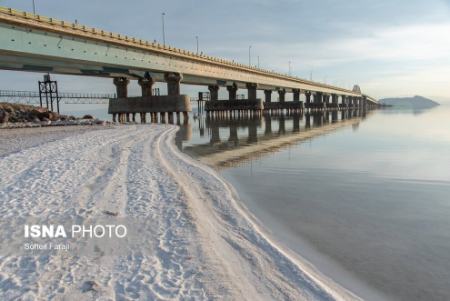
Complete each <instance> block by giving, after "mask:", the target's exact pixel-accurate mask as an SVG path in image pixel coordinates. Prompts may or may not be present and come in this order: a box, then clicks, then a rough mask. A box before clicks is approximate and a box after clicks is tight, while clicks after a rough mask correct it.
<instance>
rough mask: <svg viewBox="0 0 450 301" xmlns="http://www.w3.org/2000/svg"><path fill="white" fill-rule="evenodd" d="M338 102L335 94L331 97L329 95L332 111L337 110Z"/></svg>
mask: <svg viewBox="0 0 450 301" xmlns="http://www.w3.org/2000/svg"><path fill="white" fill-rule="evenodd" d="M338 102H339V96H338V95H337V94H332V95H331V107H332V108H333V109H334V110H337V109H339V104H338Z"/></svg>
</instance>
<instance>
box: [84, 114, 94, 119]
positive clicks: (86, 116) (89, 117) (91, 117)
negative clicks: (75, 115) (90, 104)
mask: <svg viewBox="0 0 450 301" xmlns="http://www.w3.org/2000/svg"><path fill="white" fill-rule="evenodd" d="M82 119H94V116H92V115H89V114H87V115H84V116H83V118H82Z"/></svg>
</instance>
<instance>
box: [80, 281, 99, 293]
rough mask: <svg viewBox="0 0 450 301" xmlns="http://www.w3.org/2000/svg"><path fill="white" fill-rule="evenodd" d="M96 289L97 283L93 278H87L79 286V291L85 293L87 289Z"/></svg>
mask: <svg viewBox="0 0 450 301" xmlns="http://www.w3.org/2000/svg"><path fill="white" fill-rule="evenodd" d="M97 289H98V284H97V283H96V282H95V281H93V280H88V281H85V282H84V283H83V285H82V286H81V292H83V293H86V292H89V291H96V290H97Z"/></svg>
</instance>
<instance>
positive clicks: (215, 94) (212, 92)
mask: <svg viewBox="0 0 450 301" xmlns="http://www.w3.org/2000/svg"><path fill="white" fill-rule="evenodd" d="M208 90H209V99H210V100H212V101H215V100H219V86H218V85H209V86H208Z"/></svg>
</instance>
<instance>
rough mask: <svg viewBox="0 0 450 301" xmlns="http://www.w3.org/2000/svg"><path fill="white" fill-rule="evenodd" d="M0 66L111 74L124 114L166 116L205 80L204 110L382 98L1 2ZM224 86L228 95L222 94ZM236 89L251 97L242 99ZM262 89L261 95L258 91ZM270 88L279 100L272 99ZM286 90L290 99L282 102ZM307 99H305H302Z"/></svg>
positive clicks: (340, 105)
mask: <svg viewBox="0 0 450 301" xmlns="http://www.w3.org/2000/svg"><path fill="white" fill-rule="evenodd" d="M0 69H6V70H22V71H34V72H49V73H58V74H70V75H84V76H101V77H110V78H113V83H114V85H115V86H116V91H117V93H116V94H117V98H111V99H110V100H109V113H111V114H113V119H114V120H115V118H116V115H118V117H119V121H126V120H129V118H130V114H131V115H132V116H133V118H134V115H135V114H136V113H140V114H141V120H142V121H144V122H145V120H146V119H145V117H146V114H147V113H150V118H151V121H157V120H158V114H159V115H160V120H162V121H164V120H165V117H166V114H167V115H168V118H169V120H171V119H173V113H176V114H177V118H179V114H180V113H183V114H184V118H185V119H186V118H187V112H189V111H191V104H190V101H189V97H188V96H187V95H181V94H180V84H181V83H183V84H190V85H202V86H208V89H209V91H210V101H208V102H207V104H206V106H205V110H206V111H208V112H216V113H214V114H231V112H236V111H237V112H244V111H245V112H251V113H252V114H253V113H256V114H261V113H262V112H263V111H273V110H294V111H298V110H304V109H306V110H339V109H354V108H364V109H366V108H367V109H371V108H374V107H376V106H377V104H378V103H377V101H376V100H375V99H374V98H372V97H369V96H367V95H365V94H363V93H362V92H361V90H360V89H359V87H358V86H355V88H354V89H353V90H348V89H344V88H340V87H336V86H332V85H327V84H323V83H318V82H313V81H308V80H305V79H301V78H297V77H293V76H289V75H285V74H280V73H276V72H273V71H268V70H264V69H260V68H257V67H253V66H248V65H244V64H240V63H237V62H234V61H229V60H224V59H220V58H215V57H211V56H208V55H204V54H196V53H193V52H190V51H188V50H183V49H178V48H174V47H171V46H169V45H161V44H159V43H156V42H149V41H145V40H142V39H138V38H134V37H129V36H126V35H122V34H116V33H112V32H108V31H105V30H101V29H97V28H92V27H88V26H85V25H81V24H77V23H72V22H67V21H61V20H57V19H55V18H48V17H44V16H40V15H34V14H32V13H28V12H23V11H18V10H14V9H11V8H3V7H0ZM130 80H138V83H139V85H140V86H141V87H142V96H140V97H128V89H127V86H128V84H129V81H130ZM155 82H166V83H167V90H168V95H164V96H161V95H152V86H153V84H154V83H155ZM220 88H226V89H227V91H228V95H229V97H228V99H225V100H219V99H218V95H219V93H218V91H219V89H220ZM239 89H246V90H247V99H244V100H237V97H236V95H237V92H238V90H239ZM258 90H263V91H264V100H262V99H258V98H257V91H258ZM273 92H276V93H278V99H279V101H278V102H272V94H273ZM286 93H292V94H293V101H292V102H287V101H285V99H286V97H285V95H286ZM301 98H303V100H304V101H302V100H301Z"/></svg>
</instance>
